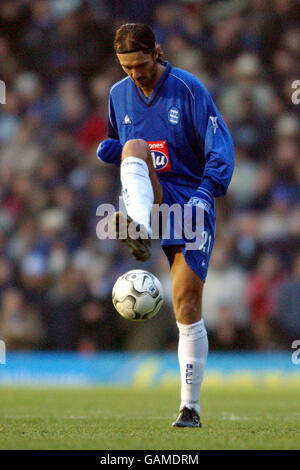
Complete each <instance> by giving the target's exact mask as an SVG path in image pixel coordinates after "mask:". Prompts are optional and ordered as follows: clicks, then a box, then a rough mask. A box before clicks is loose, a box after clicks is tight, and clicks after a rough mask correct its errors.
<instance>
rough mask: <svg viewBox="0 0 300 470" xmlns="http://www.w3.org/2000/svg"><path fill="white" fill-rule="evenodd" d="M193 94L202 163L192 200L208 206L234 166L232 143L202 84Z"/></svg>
mask: <svg viewBox="0 0 300 470" xmlns="http://www.w3.org/2000/svg"><path fill="white" fill-rule="evenodd" d="M194 98H195V99H194V102H193V108H194V113H193V119H194V126H195V129H196V133H197V135H198V137H199V141H200V142H201V144H202V146H203V149H204V156H205V161H206V163H205V168H204V172H203V177H202V181H201V184H200V185H199V187H198V188H197V190H196V192H195V195H194V196H193V198H194V199H193V201H194V203H195V202H196V200H197V199H200V200H203V206H204V207H203V208H204V209H208V210H209V207H210V204H211V203H212V200H213V198H214V197H223V196H225V194H226V191H227V189H228V186H229V183H230V181H231V177H232V173H233V167H234V146H233V140H232V137H231V135H230V132H229V130H228V128H227V126H226V124H225V122H224V120H223V118H222V116H221V114H220V113H219V111H218V109H217V107H216V106H215V104H214V102H213V100H212V98H211V96H210V94H209V93H208V91H207V90H206V89H205V88H204V87H203V86H202V85H201V86H200V85H199V87H197V89H196V90H195V95H194ZM191 199H192V198H191ZM193 201H191V200H190V202H191V203H193ZM205 202H206V203H205ZM208 210H207V211H208Z"/></svg>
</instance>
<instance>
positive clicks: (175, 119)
mask: <svg viewBox="0 0 300 470" xmlns="http://www.w3.org/2000/svg"><path fill="white" fill-rule="evenodd" d="M168 120H169V122H170V123H171V124H173V126H175V125H176V124H178V123H179V120H180V112H179V109H178V108H176V106H172V108H170V109H169V112H168Z"/></svg>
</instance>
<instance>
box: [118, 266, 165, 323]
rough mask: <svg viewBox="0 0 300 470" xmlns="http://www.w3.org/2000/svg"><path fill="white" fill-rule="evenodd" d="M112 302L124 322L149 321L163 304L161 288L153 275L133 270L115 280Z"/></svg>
mask: <svg viewBox="0 0 300 470" xmlns="http://www.w3.org/2000/svg"><path fill="white" fill-rule="evenodd" d="M112 301H113V304H114V306H115V309H116V310H117V312H118V313H119V314H120V315H122V317H124V318H126V320H132V321H145V320H149V318H152V317H154V315H156V314H157V312H158V311H159V310H160V308H161V306H162V304H163V302H164V299H163V290H162V286H161V284H160V282H159V280H158V279H157V278H156V277H155V276H154V275H153V274H151V273H149V272H148V271H144V270H143V269H134V270H132V271H128V272H127V273H125V274H123V275H122V276H120V277H119V278H118V279H117V281H116V283H115V285H114V287H113V290H112Z"/></svg>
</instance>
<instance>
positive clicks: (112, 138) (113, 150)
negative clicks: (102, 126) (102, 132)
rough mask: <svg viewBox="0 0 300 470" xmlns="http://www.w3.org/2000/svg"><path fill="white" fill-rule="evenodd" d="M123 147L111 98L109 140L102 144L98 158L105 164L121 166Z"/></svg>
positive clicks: (109, 106) (109, 103)
mask: <svg viewBox="0 0 300 470" xmlns="http://www.w3.org/2000/svg"><path fill="white" fill-rule="evenodd" d="M122 148H123V147H122V145H121V143H120V140H119V134H118V126H117V121H116V117H115V111H114V107H113V102H112V98H111V96H110V97H109V102H108V139H105V140H103V141H102V142H100V144H99V146H98V149H97V156H98V158H99V159H100V160H102V161H103V162H105V163H113V164H114V165H117V166H120V164H121V153H122Z"/></svg>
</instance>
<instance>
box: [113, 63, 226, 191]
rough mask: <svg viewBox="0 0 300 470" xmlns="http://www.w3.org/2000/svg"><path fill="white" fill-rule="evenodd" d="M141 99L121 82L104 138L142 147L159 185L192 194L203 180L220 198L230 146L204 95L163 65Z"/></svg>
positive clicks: (115, 89)
mask: <svg viewBox="0 0 300 470" xmlns="http://www.w3.org/2000/svg"><path fill="white" fill-rule="evenodd" d="M165 66H166V68H165V71H164V73H163V75H162V77H161V78H160V80H159V82H158V84H157V85H156V87H155V89H154V91H153V93H152V95H151V96H150V98H149V99H147V98H146V97H145V96H144V94H143V93H142V91H141V90H140V89H139V88H138V87H137V86H136V85H135V84H134V83H133V81H132V80H131V79H130V78H129V77H126V78H124V79H123V80H121V81H119V82H117V83H116V84H115V85H114V86H113V87H112V88H111V91H110V97H109V133H108V135H109V137H111V138H114V139H118V140H119V141H120V143H121V144H122V145H124V144H125V142H127V141H128V140H130V139H144V140H146V141H147V142H148V144H149V146H150V149H151V153H152V157H153V163H154V166H155V169H156V171H157V173H158V176H159V179H160V181H161V183H164V182H165V183H173V184H176V185H183V186H189V187H190V188H193V189H196V188H197V187H198V186H200V184H201V182H202V181H203V179H204V177H209V178H210V179H211V180H213V182H214V187H215V188H214V189H215V191H214V194H213V195H214V196H224V195H225V193H226V190H227V188H228V185H229V183H230V179H231V176H232V172H233V154H234V150H233V142H232V138H231V136H230V133H229V131H228V128H227V126H226V124H225V123H224V120H223V118H222V116H221V115H220V113H219V111H218V110H217V108H216V106H215V104H214V102H213V100H212V98H211V96H210V94H209V93H208V91H207V90H206V88H205V87H204V86H203V84H202V83H201V82H200V81H199V80H198V79H197V78H196V77H195V76H193V75H192V74H190V73H188V72H186V71H184V70H181V69H178V68H175V67H171V65H170V64H168V63H167V62H166V63H165Z"/></svg>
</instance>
